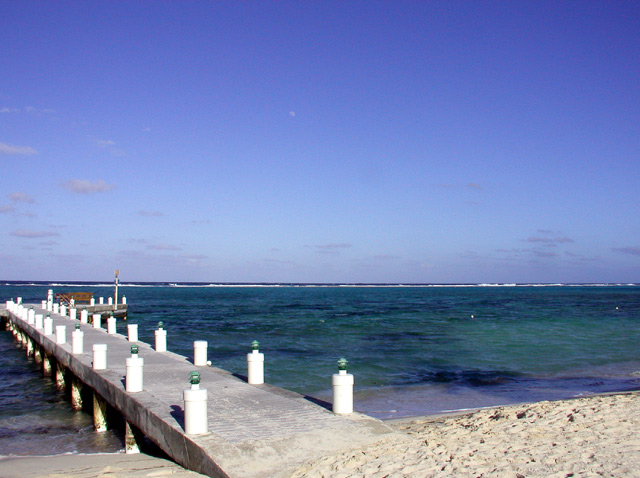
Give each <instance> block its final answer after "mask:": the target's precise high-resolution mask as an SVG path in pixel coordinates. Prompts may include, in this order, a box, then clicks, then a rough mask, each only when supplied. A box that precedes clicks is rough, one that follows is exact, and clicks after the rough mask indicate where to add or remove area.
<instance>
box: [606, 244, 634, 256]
mask: <svg viewBox="0 0 640 478" xmlns="http://www.w3.org/2000/svg"><path fill="white" fill-rule="evenodd" d="M611 250H612V251H613V252H621V253H622V254H629V255H632V256H640V246H627V247H613V248H611Z"/></svg>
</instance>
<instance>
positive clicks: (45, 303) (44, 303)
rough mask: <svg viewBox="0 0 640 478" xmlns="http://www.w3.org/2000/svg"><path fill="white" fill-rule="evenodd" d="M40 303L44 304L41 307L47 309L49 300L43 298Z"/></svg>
mask: <svg viewBox="0 0 640 478" xmlns="http://www.w3.org/2000/svg"><path fill="white" fill-rule="evenodd" d="M40 305H41V306H42V307H40V308H41V309H44V310H46V308H47V301H46V300H43V301H42V302H40Z"/></svg>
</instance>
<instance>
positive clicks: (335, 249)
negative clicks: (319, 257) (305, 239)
mask: <svg viewBox="0 0 640 478" xmlns="http://www.w3.org/2000/svg"><path fill="white" fill-rule="evenodd" d="M307 247H312V248H314V249H315V250H316V252H317V253H318V254H339V253H340V250H342V249H350V248H352V247H353V244H349V243H345V242H338V243H328V244H315V245H310V246H307Z"/></svg>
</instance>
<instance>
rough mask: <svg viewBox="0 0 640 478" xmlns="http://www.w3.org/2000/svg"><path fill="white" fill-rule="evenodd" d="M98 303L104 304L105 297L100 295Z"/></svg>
mask: <svg viewBox="0 0 640 478" xmlns="http://www.w3.org/2000/svg"><path fill="white" fill-rule="evenodd" d="M98 304H100V305H104V297H99V298H98Z"/></svg>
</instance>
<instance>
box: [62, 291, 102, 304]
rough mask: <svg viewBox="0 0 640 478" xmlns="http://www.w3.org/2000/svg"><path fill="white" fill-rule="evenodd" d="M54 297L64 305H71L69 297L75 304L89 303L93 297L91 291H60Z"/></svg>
mask: <svg viewBox="0 0 640 478" xmlns="http://www.w3.org/2000/svg"><path fill="white" fill-rule="evenodd" d="M55 298H56V299H57V300H59V301H60V303H61V304H64V305H66V306H69V305H71V299H73V300H74V301H75V303H76V304H77V303H79V302H86V303H89V302H91V299H93V292H61V293H60V294H56V295H55Z"/></svg>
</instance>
